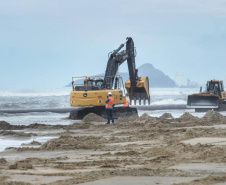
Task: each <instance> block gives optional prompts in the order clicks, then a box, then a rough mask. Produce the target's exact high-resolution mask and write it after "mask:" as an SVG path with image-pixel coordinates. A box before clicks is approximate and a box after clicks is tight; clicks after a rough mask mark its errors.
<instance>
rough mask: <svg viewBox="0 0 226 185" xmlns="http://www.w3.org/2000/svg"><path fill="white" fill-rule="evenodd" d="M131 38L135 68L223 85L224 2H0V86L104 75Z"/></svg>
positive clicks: (225, 77) (63, 82)
mask: <svg viewBox="0 0 226 185" xmlns="http://www.w3.org/2000/svg"><path fill="white" fill-rule="evenodd" d="M128 36H130V37H132V38H133V40H134V43H135V46H136V50H137V57H136V66H137V67H139V66H140V65H142V64H144V63H151V64H153V65H154V67H156V68H158V69H160V70H161V71H163V72H164V73H165V74H167V75H169V76H170V77H171V78H172V79H175V75H176V73H177V72H179V73H180V74H183V75H185V76H187V77H188V78H189V79H190V80H192V81H197V82H199V83H203V82H205V81H206V80H209V79H211V78H215V79H223V80H226V68H225V66H226V65H225V64H226V60H225V59H226V0H139V1H138V0H95V1H94V0H82V1H81V0H80V1H77V0H0V64H1V65H0V79H1V80H0V87H22V88H23V87H26V88H28V87H33V86H36V87H57V86H59V87H60V86H63V85H66V84H68V83H69V82H70V81H71V77H72V76H81V75H82V76H83V75H95V74H98V73H103V72H104V71H105V68H106V64H107V60H108V53H109V52H110V51H112V50H114V49H116V48H117V47H118V46H119V45H120V44H121V43H124V42H125V41H126V37H128ZM120 71H127V66H126V63H125V64H123V66H122V67H121V68H120Z"/></svg>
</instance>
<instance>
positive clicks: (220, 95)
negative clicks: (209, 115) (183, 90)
mask: <svg viewBox="0 0 226 185" xmlns="http://www.w3.org/2000/svg"><path fill="white" fill-rule="evenodd" d="M225 106H226V91H224V85H223V81H222V80H215V79H213V80H209V81H207V83H206V90H204V91H202V87H201V88H200V92H199V93H196V94H192V95H189V96H188V100H187V108H193V109H195V111H196V112H200V111H207V110H220V109H221V108H222V107H225Z"/></svg>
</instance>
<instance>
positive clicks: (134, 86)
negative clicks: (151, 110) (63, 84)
mask: <svg viewBox="0 0 226 185" xmlns="http://www.w3.org/2000/svg"><path fill="white" fill-rule="evenodd" d="M123 47H124V44H121V45H120V46H119V47H118V48H117V49H116V50H113V51H112V52H110V53H109V58H108V63H107V67H106V71H105V75H104V76H102V77H101V76H91V77H88V76H84V77H73V78H72V91H71V93H70V105H71V106H73V107H87V106H93V107H104V106H105V100H106V98H107V94H108V92H111V93H112V96H113V98H114V105H120V104H124V103H126V96H125V95H126V94H128V96H129V99H130V104H131V103H132V101H133V100H134V104H136V101H137V100H139V104H141V100H143V102H144V104H145V102H146V101H148V104H150V93H149V80H148V77H138V70H137V69H136V66H135V56H136V50H135V47H134V42H133V39H132V38H131V37H128V38H127V41H126V49H125V50H122V51H120V50H121V49H122V48H123ZM126 60H127V65H128V70H129V79H128V80H127V81H126V83H125V88H126V90H127V93H125V91H124V83H123V79H122V78H121V77H120V76H119V75H117V72H118V69H119V66H120V65H121V64H122V63H123V62H124V61H126ZM78 78H80V79H81V78H83V80H82V81H80V83H78V82H79V81H78V80H76V79H78ZM95 109H96V110H97V108H95ZM99 109H101V108H99ZM120 111H122V110H120Z"/></svg>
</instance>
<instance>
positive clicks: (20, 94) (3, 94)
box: [0, 91, 70, 97]
mask: <svg viewBox="0 0 226 185" xmlns="http://www.w3.org/2000/svg"><path fill="white" fill-rule="evenodd" d="M69 94H70V92H69V91H68V92H48V93H23V92H0V97H39V96H42V97H43V96H69Z"/></svg>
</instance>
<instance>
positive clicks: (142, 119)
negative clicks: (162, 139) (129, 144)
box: [137, 113, 150, 121]
mask: <svg viewBox="0 0 226 185" xmlns="http://www.w3.org/2000/svg"><path fill="white" fill-rule="evenodd" d="M149 117H150V116H149V115H148V114H147V113H144V114H142V116H140V117H139V118H138V119H137V121H146V120H147V119H148V118H149Z"/></svg>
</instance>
